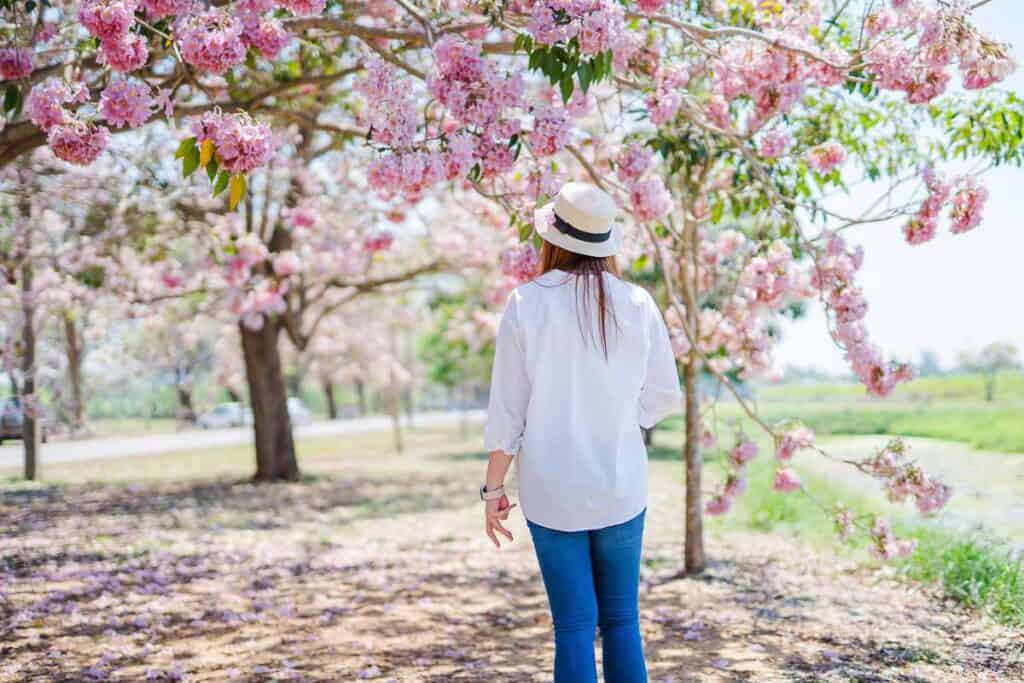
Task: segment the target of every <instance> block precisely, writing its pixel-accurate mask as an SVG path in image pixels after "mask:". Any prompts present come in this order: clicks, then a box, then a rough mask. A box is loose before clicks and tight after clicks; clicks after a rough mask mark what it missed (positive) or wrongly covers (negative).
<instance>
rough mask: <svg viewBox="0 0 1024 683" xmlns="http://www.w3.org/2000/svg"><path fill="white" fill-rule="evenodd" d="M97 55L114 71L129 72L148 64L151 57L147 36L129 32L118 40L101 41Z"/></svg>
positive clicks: (100, 60) (101, 61)
mask: <svg viewBox="0 0 1024 683" xmlns="http://www.w3.org/2000/svg"><path fill="white" fill-rule="evenodd" d="M97 56H98V61H99V62H100V63H101V64H106V65H107V66H109V67H110V68H111V69H113V70H114V71H120V72H121V73H129V72H131V71H135V70H136V69H139V68H141V67H142V66H144V65H145V64H146V61H147V60H148V59H149V48H148V47H147V46H146V39H145V38H143V37H142V36H140V35H136V34H134V33H128V34H125V35H124V36H122V37H121V38H119V39H117V40H107V41H104V42H102V43H100V49H99V51H98V53H97Z"/></svg>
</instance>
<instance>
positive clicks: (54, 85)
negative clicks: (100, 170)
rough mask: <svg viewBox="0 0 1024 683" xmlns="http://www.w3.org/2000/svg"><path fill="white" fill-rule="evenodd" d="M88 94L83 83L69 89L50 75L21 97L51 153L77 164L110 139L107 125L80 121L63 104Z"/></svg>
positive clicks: (88, 160)
mask: <svg viewBox="0 0 1024 683" xmlns="http://www.w3.org/2000/svg"><path fill="white" fill-rule="evenodd" d="M88 94H89V91H88V90H87V89H86V88H85V87H84V86H79V87H78V88H77V89H76V91H75V92H74V93H72V91H71V89H70V88H69V87H68V85H67V84H66V83H65V82H64V81H61V80H59V79H57V78H54V77H52V76H51V77H50V78H48V79H46V80H45V81H43V82H42V83H37V84H36V85H35V86H34V87H33V88H32V90H31V91H29V94H28V98H27V99H26V101H25V113H26V115H27V116H28V118H29V120H30V121H31V122H32V123H33V124H35V125H36V126H38V127H39V128H40V129H41V130H42V131H43V132H44V133H46V142H47V144H48V145H49V147H50V150H51V151H52V152H53V153H54V155H55V156H56V157H57V158H58V159H63V160H64V161H67V162H69V163H72V164H77V165H79V166H86V165H88V164H90V163H92V162H93V161H94V160H95V159H96V157H98V156H99V155H100V152H102V151H103V150H104V149H105V148H106V146H107V142H108V141H109V140H110V131H109V130H107V128H105V127H103V126H97V125H95V124H93V123H91V122H86V121H82V120H80V119H78V118H76V117H75V116H73V115H71V114H70V113H69V112H68V111H67V110H66V109H65V108H64V104H65V103H68V102H75V103H81V102H82V101H84V100H85V99H87V98H88Z"/></svg>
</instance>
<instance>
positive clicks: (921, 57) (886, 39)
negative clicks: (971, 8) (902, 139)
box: [866, 2, 1016, 104]
mask: <svg viewBox="0 0 1024 683" xmlns="http://www.w3.org/2000/svg"><path fill="white" fill-rule="evenodd" d="M892 7H893V9H892V10H889V9H880V10H879V11H877V12H875V13H874V14H872V15H870V16H869V17H868V20H867V29H868V33H869V35H871V36H872V38H873V39H874V44H873V45H872V47H871V49H870V50H869V51H868V52H867V54H866V62H867V71H868V72H869V73H871V74H872V75H874V76H875V79H876V83H877V84H878V86H879V87H880V88H883V89H886V90H898V91H902V92H905V93H906V94H907V99H908V100H909V101H910V102H913V103H915V104H922V103H926V102H930V101H932V100H933V99H935V98H936V97H938V96H939V95H941V94H942V93H944V92H945V91H946V88H947V86H948V84H949V81H950V79H951V75H950V67H951V66H952V65H953V63H954V62H955V61H957V60H959V66H960V71H961V74H962V76H963V84H964V87H965V88H968V89H973V88H987V87H989V86H991V85H993V84H995V83H998V82H999V81H1002V80H1003V79H1005V78H1006V77H1007V76H1009V75H1010V74H1011V73H1012V72H1013V70H1014V69H1015V68H1016V64H1015V63H1014V61H1013V58H1012V57H1011V56H1010V55H1009V53H1008V51H1007V48H1006V46H1005V45H1001V44H999V43H996V42H994V41H992V40H990V39H989V38H987V37H986V36H984V35H983V34H981V33H980V32H978V30H977V29H976V28H974V27H973V26H972V25H971V24H970V23H969V22H968V20H967V14H968V11H967V7H966V5H965V4H964V3H962V2H953V3H943V4H938V5H936V6H932V5H929V4H927V3H923V2H894V3H893V4H892ZM915 38H916V40H915Z"/></svg>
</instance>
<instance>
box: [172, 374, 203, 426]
mask: <svg viewBox="0 0 1024 683" xmlns="http://www.w3.org/2000/svg"><path fill="white" fill-rule="evenodd" d="M174 375H175V377H174V390H175V391H176V392H177V394H178V405H180V406H181V419H182V420H184V421H185V422H188V423H190V424H195V423H196V421H198V419H199V416H198V415H196V408H195V404H194V403H193V402H192V389H191V388H190V386H189V383H188V382H187V375H186V373H184V372H182V371H181V370H180V369H176V370H175V371H174Z"/></svg>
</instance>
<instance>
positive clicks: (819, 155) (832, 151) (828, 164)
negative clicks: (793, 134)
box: [805, 142, 846, 173]
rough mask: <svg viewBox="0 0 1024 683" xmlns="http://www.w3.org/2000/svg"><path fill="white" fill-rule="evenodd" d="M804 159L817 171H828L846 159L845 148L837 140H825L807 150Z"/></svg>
mask: <svg viewBox="0 0 1024 683" xmlns="http://www.w3.org/2000/svg"><path fill="white" fill-rule="evenodd" d="M805 159H806V160H807V165H808V166H810V167H811V168H812V169H814V170H815V171H817V172H818V173H828V172H829V171H831V170H832V169H834V168H836V167H837V166H840V165H841V164H842V163H843V162H845V161H846V150H845V149H844V148H843V146H842V145H840V144H839V143H838V142H825V143H822V144H820V145H818V146H817V147H812V148H810V149H809V150H807V154H806V156H805Z"/></svg>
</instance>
